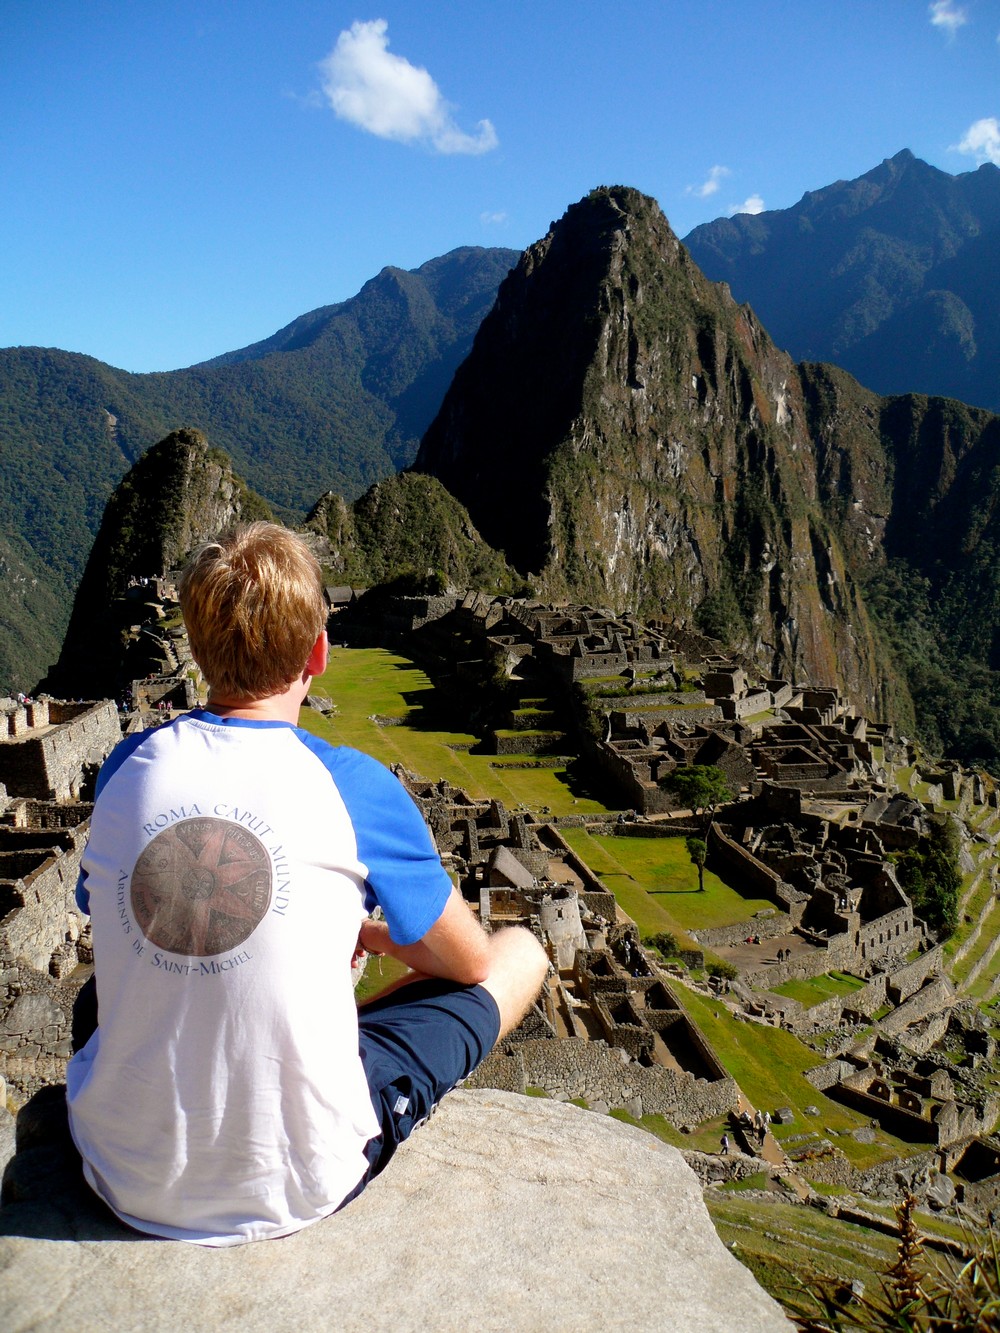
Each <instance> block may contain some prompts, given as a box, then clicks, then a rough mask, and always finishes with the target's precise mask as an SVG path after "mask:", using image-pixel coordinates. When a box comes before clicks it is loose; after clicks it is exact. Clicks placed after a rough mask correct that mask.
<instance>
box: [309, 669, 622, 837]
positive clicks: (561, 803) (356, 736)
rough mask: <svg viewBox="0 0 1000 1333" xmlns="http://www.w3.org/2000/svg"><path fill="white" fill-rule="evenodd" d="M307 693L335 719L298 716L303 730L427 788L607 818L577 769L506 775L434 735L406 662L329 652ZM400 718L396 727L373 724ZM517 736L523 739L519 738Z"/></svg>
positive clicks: (425, 698) (428, 693)
mask: <svg viewBox="0 0 1000 1333" xmlns="http://www.w3.org/2000/svg"><path fill="white" fill-rule="evenodd" d="M313 693H314V694H316V695H320V696H326V697H328V698H329V699H331V700H332V702H333V703H334V704H335V705H336V709H337V711H336V713H334V714H330V715H322V714H320V713H317V712H314V711H313V710H312V709H309V708H305V709H303V710H302V726H303V727H304V728H305V729H306V730H307V731H310V732H312V733H313V734H314V735H316V736H322V737H323V738H324V739H325V740H328V741H330V742H331V744H333V745H350V746H353V747H354V748H355V749H358V750H363V751H364V752H365V753H366V754H370V755H372V756H374V758H376V759H379V760H381V761H382V763H384V764H394V763H398V764H402V765H403V767H404V768H405V769H406V770H407V772H410V773H415V774H417V775H418V776H419V777H422V778H424V779H427V780H429V781H437V780H438V779H439V778H446V779H447V780H448V781H449V782H452V783H454V784H455V785H456V786H458V787H462V788H463V789H464V790H465V791H467V792H468V793H469V795H470V796H474V797H477V798H479V799H489V798H494V797H495V798H496V799H498V800H501V801H503V803H504V805H506V806H507V808H508V809H509V810H516V809H518V808H519V807H523V806H527V807H528V808H529V809H531V810H533V811H536V812H539V811H546V810H547V811H550V812H551V813H552V814H557V815H559V814H606V813H607V807H606V806H605V805H603V804H602V803H601V802H600V801H599V800H598V799H596V797H594V796H593V795H592V794H591V793H590V790H589V788H588V787H587V786H586V783H585V782H584V780H583V779H582V778H581V777H580V776H579V774H578V773H577V766H576V765H572V764H563V765H561V766H560V767H557V768H530V769H511V768H507V767H503V768H500V767H496V766H495V761H496V756H494V755H488V754H471V753H469V751H468V748H461V749H456V748H454V747H455V746H461V747H476V746H477V745H478V743H479V737H478V736H475V735H473V734H472V733H471V732H462V731H447V730H441V729H439V725H440V724H439V721H438V715H437V714H436V713H434V712H433V710H432V700H433V696H434V687H433V685H432V683H431V681H430V679H429V678H428V676H427V675H426V674H425V672H423V671H421V670H420V668H419V667H417V666H416V665H415V664H414V663H413V662H412V661H411V660H410V659H409V658H406V657H402V656H400V655H399V654H397V653H392V652H389V651H388V650H387V649H384V648H335V649H333V650H332V651H331V653H330V662H329V665H328V667H327V669H326V671H325V672H324V673H323V675H322V676H319V677H317V679H316V681H315V682H314V685H313ZM385 718H399V719H401V721H400V723H399V724H398V725H394V726H384V725H380V724H379V721H378V720H376V719H385ZM519 734H522V735H523V734H524V733H519Z"/></svg>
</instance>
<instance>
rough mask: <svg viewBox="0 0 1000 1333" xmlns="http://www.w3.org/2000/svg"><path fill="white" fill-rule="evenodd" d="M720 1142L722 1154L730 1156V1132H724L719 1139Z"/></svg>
mask: <svg viewBox="0 0 1000 1333" xmlns="http://www.w3.org/2000/svg"><path fill="white" fill-rule="evenodd" d="M719 1144H720V1146H721V1148H722V1155H723V1157H728V1156H729V1135H728V1134H723V1136H722V1138H721V1139H720V1140H719Z"/></svg>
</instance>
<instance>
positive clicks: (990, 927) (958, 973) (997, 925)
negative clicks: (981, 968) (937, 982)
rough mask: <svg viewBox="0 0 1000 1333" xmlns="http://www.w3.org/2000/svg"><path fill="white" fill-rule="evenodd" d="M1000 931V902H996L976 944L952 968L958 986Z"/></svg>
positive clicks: (984, 919) (989, 912)
mask: <svg viewBox="0 0 1000 1333" xmlns="http://www.w3.org/2000/svg"><path fill="white" fill-rule="evenodd" d="M998 931H1000V901H998V900H995V901H994V903H993V905H992V907H991V908H990V910H989V911H988V912H987V913H986V916H985V917H984V918H983V925H982V929H981V930H980V932H979V934H978V936H977V937H976V942H975V943H974V944H973V946H972V948H971V949H970V950H969V952H968V953H967V954H966V955H965V957H964V958H962V959H961V960H960V961H959V962H958V963H957V964H955V965H954V966H953V967H952V968H951V976H952V980H953V981H954V982H955V984H956V985H959V986H960V985H961V984H962V982H963V981H964V980H965V978H966V977H967V976H968V975H969V973H970V972H971V971H972V969H973V968H974V967H975V965H976V963H978V962H979V960H980V958H982V956H983V954H984V953H985V952H986V950H987V949H988V948H989V946H990V945H991V944H992V943H993V941H994V939H995V938H996V936H997V932H998Z"/></svg>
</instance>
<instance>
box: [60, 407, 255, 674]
mask: <svg viewBox="0 0 1000 1333" xmlns="http://www.w3.org/2000/svg"><path fill="white" fill-rule="evenodd" d="M269 517H270V511H269V510H268V508H267V506H266V505H265V504H264V502H263V501H262V500H261V499H260V498H259V497H258V496H256V495H254V493H253V492H252V491H250V490H248V489H247V487H246V486H245V485H244V483H243V482H242V481H241V480H240V479H239V477H237V476H236V475H235V473H234V472H233V469H232V466H231V464H230V462H229V459H228V458H227V457H226V456H225V454H222V453H220V452H219V451H218V450H216V449H212V448H211V447H210V446H209V444H208V441H207V440H206V439H205V437H204V436H203V435H202V434H201V433H200V432H199V431H196V430H179V431H174V432H173V434H171V435H168V436H167V438H166V439H165V440H161V441H160V443H159V444H157V445H154V447H153V448H152V449H150V450H148V452H147V453H145V454H143V456H142V458H140V459H139V461H138V462H137V463H136V464H135V466H134V467H133V468H132V469H131V470H130V471H129V472H128V474H127V475H126V476H125V477H124V478H123V480H122V481H121V483H120V484H119V486H118V487H117V489H116V490H115V492H114V494H113V495H112V497H111V499H110V500H109V501H108V505H107V508H106V509H105V511H104V518H103V520H102V522H101V527H100V530H99V532H98V534H97V538H96V540H95V542H94V546H93V549H92V551H91V553H90V558H89V559H88V561H87V567H86V569H85V570H84V573H83V578H82V579H81V581H80V586H79V589H78V590H77V594H76V598H75V600H74V603H73V612H72V615H71V617H70V623H69V629H68V630H67V633H66V639H65V641H64V643H63V648H62V653H61V654H60V657H59V661H58V663H57V664H56V666H55V667H54V668H53V670H52V672H51V673H50V676H49V679H48V680H47V681H45V682H43V684H44V686H45V688H47V689H49V690H51V691H53V692H54V693H59V692H61V691H62V692H66V691H69V692H70V693H72V695H73V696H79V695H83V697H85V698H100V697H103V696H106V695H109V694H114V693H116V692H117V690H118V689H119V687H120V685H121V684H122V683H123V682H125V681H128V680H131V679H133V678H134V677H136V676H138V675H141V674H144V673H143V672H142V671H141V670H139V669H138V666H139V665H140V664H138V663H137V661H136V660H135V654H134V653H132V654H124V645H125V643H126V641H127V635H126V634H125V631H126V630H127V628H128V626H129V625H130V624H132V623H133V622H135V620H136V619H137V618H140V619H141V611H142V608H141V605H137V603H136V601H135V600H134V599H130V598H128V596H127V594H128V593H129V585H130V582H131V581H132V580H133V579H135V578H143V577H147V578H155V577H157V576H159V575H161V574H163V573H165V572H167V571H169V570H171V569H173V568H176V567H177V566H178V565H179V564H181V563H182V562H183V560H184V558H185V556H186V555H187V554H188V553H189V552H190V551H191V550H192V548H193V547H195V546H197V545H198V544H199V543H200V542H203V541H206V540H208V539H209V538H210V537H214V536H215V535H216V534H217V533H219V532H220V531H222V530H223V529H224V528H226V527H228V526H230V525H231V524H232V523H236V522H239V521H241V520H250V519H255V518H269ZM123 654H124V655H123Z"/></svg>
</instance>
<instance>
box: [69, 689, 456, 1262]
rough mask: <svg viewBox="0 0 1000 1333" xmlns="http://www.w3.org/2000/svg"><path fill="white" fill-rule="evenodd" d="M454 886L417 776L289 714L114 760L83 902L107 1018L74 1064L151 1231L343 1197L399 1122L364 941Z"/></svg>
mask: <svg viewBox="0 0 1000 1333" xmlns="http://www.w3.org/2000/svg"><path fill="white" fill-rule="evenodd" d="M450 890H451V885H450V881H449V879H448V877H447V875H446V873H445V871H444V869H443V867H442V866H441V862H440V860H439V858H438V856H437V853H436V851H435V849H434V846H433V843H432V840H431V837H430V833H429V831H428V829H427V826H426V825H425V823H424V821H423V819H422V817H421V815H420V813H419V811H418V810H417V808H416V806H415V805H414V803H413V801H412V800H411V799H410V797H409V796H408V795H407V793H406V792H405V791H404V789H403V787H402V785H401V784H400V783H399V782H398V781H397V780H396V778H395V777H394V776H393V775H392V774H391V773H390V772H389V771H388V770H387V769H386V768H384V767H383V766H382V765H381V764H379V763H377V762H376V761H375V760H373V759H370V758H369V757H368V756H366V755H363V754H361V753H359V752H358V751H356V750H350V749H346V748H334V747H332V746H330V745H327V744H326V743H325V742H324V741H321V740H318V739H317V738H316V737H313V736H311V735H310V734H309V733H308V732H305V731H302V730H299V729H298V728H297V727H293V726H291V725H289V724H286V723H283V722H251V721H246V720H243V719H234V718H220V717H216V716H215V715H214V714H212V713H208V712H205V711H202V710H198V711H195V712H193V713H190V714H188V715H186V716H185V717H183V718H181V719H179V720H178V721H176V722H174V723H171V724H169V725H167V726H164V727H160V728H158V729H156V730H154V731H148V732H143V733H140V734H139V735H137V736H132V737H129V738H127V739H126V740H124V741H122V743H121V744H120V745H119V746H118V747H117V748H116V749H115V750H114V751H113V752H112V754H111V756H110V757H109V758H108V760H107V761H106V763H105V765H104V767H103V769H102V770H101V774H100V777H99V779H98V790H97V798H96V804H95V807H94V813H93V817H92V820H91V829H90V839H89V842H88V844H87V848H86V851H85V852H84V856H83V860H82V863H81V875H80V884H79V887H78V890H77V900H78V902H79V905H80V907H81V909H82V910H83V911H85V912H89V913H90V915H91V918H92V924H93V939H94V964H95V975H96V977H97V986H98V1005H99V1015H98V1018H99V1025H98V1028H97V1030H96V1031H95V1033H94V1035H93V1036H92V1037H91V1039H90V1041H89V1042H88V1043H87V1045H86V1046H85V1047H84V1048H83V1050H82V1051H80V1052H79V1053H78V1054H77V1055H75V1056H74V1057H73V1059H72V1060H71V1061H70V1064H69V1069H68V1072H67V1100H68V1104H69V1112H70V1125H71V1128H72V1132H73V1137H74V1139H75V1141H76V1144H77V1147H78V1148H79V1150H80V1153H81V1155H82V1157H83V1163H84V1174H85V1175H86V1178H87V1180H88V1181H89V1183H90V1185H91V1186H92V1187H93V1188H94V1189H95V1190H96V1191H97V1193H98V1194H99V1195H101V1197H102V1198H103V1199H104V1200H105V1201H106V1202H107V1203H108V1204H109V1205H110V1206H111V1207H112V1208H113V1209H114V1211H115V1212H116V1213H117V1214H118V1215H119V1216H120V1217H121V1218H122V1219H123V1220H124V1221H126V1222H128V1223H130V1224H131V1225H132V1226H134V1227H137V1228H138V1229H140V1230H142V1231H146V1232H150V1233H152V1234H154V1235H158V1236H168V1237H173V1238H177V1239H182V1240H191V1241H198V1242H201V1243H202V1244H210V1245H232V1244H238V1243H240V1242H242V1241H248V1240H255V1239H259V1238H263V1237H266V1236H280V1235H284V1234H287V1233H289V1232H292V1231H296V1230H298V1229H299V1228H300V1227H302V1226H305V1225H307V1224H309V1223H310V1222H314V1221H316V1220H318V1219H319V1218H321V1217H324V1216H326V1215H327V1214H328V1213H330V1212H332V1211H333V1210H334V1209H335V1208H336V1207H337V1206H338V1204H339V1203H340V1202H341V1201H342V1200H343V1198H344V1197H345V1195H346V1194H348V1193H349V1192H350V1191H351V1189H353V1187H354V1186H355V1185H356V1184H357V1182H358V1181H359V1180H360V1179H361V1176H362V1175H363V1173H364V1171H365V1169H366V1166H367V1163H366V1160H365V1158H364V1154H363V1149H364V1146H365V1144H366V1143H367V1141H368V1140H369V1139H370V1138H372V1137H373V1136H374V1135H376V1134H377V1133H378V1132H379V1125H378V1121H377V1119H376V1116H375V1112H374V1110H373V1108H372V1104H371V1098H370V1096H369V1092H368V1085H367V1083H366V1080H365V1075H364V1070H363V1068H362V1065H361V1060H360V1057H359V1053H358V1027H357V1016H356V1009H355V1004H354V993H353V989H352V985H351V969H350V963H351V956H352V953H353V951H354V948H355V945H356V943H357V938H358V931H359V929H360V926H361V922H362V920H363V919H364V917H365V916H366V914H367V913H368V912H369V911H370V910H371V909H372V908H373V907H374V906H375V905H376V904H377V905H379V906H381V907H382V909H383V912H384V914H385V918H386V921H387V923H388V926H389V931H390V934H391V936H392V938H393V939H394V940H395V941H397V942H398V943H400V944H408V943H413V942H415V941H416V940H419V939H420V938H421V937H422V936H423V935H424V934H425V933H426V931H427V930H428V929H429V928H430V926H432V925H433V924H434V922H435V921H436V920H437V919H438V917H439V916H440V914H441V912H442V911H443V909H444V905H445V903H446V901H447V898H448V895H449V893H450Z"/></svg>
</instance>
